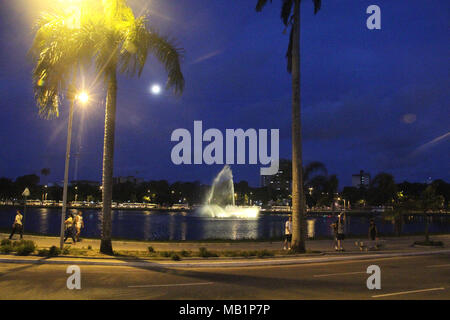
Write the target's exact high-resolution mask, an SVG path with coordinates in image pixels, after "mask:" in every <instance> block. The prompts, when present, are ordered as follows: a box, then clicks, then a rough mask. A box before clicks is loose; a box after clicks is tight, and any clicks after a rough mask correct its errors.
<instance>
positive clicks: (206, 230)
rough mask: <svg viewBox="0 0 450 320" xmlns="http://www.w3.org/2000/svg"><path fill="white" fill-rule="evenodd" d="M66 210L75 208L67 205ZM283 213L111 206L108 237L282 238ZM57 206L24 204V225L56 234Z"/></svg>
mask: <svg viewBox="0 0 450 320" xmlns="http://www.w3.org/2000/svg"><path fill="white" fill-rule="evenodd" d="M69 212H75V211H72V210H69ZM99 214H100V211H99V210H83V217H84V223H85V228H84V229H83V231H82V236H85V237H100V228H101V222H100V215H99ZM14 216H15V209H14V208H0V228H1V229H4V230H5V229H8V230H10V228H11V225H12V223H13V221H14ZM287 217H288V215H285V214H260V216H259V218H257V219H254V220H243V219H216V218H202V217H194V216H192V215H191V214H190V213H188V212H170V211H167V212H161V211H121V210H117V211H113V216H112V226H113V231H112V233H113V237H114V238H123V239H139V240H205V239H232V240H238V239H275V238H281V237H282V236H283V232H284V223H285V221H286V220H287ZM60 219H61V210H60V209H46V208H27V213H26V216H25V231H28V232H33V233H39V234H45V235H58V234H59V228H60ZM369 219H370V218H369V217H367V216H353V217H350V216H349V217H348V218H347V224H346V229H347V234H352V235H358V236H361V237H366V236H367V231H368V224H369ZM335 220H336V218H335V217H331V216H329V215H328V214H322V215H314V216H311V217H308V218H307V229H308V236H309V237H311V238H317V237H331V236H332V231H331V228H330V224H331V223H333V222H334V221H335ZM375 222H376V224H377V227H378V230H379V232H380V233H381V235H384V236H386V235H393V234H394V233H395V230H396V226H395V224H394V223H393V222H392V221H391V220H389V219H385V218H383V217H381V216H378V217H376V218H375ZM400 228H401V232H402V234H417V233H422V232H423V231H424V229H425V227H424V218H423V217H422V216H406V217H404V219H403V221H402V224H401V225H400ZM430 233H450V215H436V216H433V217H432V219H431V223H430Z"/></svg>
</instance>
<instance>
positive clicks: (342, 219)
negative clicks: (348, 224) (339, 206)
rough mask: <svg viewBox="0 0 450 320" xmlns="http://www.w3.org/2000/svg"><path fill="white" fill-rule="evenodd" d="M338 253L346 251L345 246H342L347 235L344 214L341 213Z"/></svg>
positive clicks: (338, 228) (338, 227)
mask: <svg viewBox="0 0 450 320" xmlns="http://www.w3.org/2000/svg"><path fill="white" fill-rule="evenodd" d="M336 238H337V246H338V249H337V251H344V246H343V245H342V242H343V241H344V239H345V233H344V214H343V213H341V214H339V216H338V221H337V237H336Z"/></svg>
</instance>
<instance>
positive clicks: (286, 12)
mask: <svg viewBox="0 0 450 320" xmlns="http://www.w3.org/2000/svg"><path fill="white" fill-rule="evenodd" d="M293 5H294V1H293V0H283V4H282V6H281V15H280V16H281V19H282V20H283V23H284V25H285V26H287V25H288V24H289V21H290V19H291V12H292V7H293Z"/></svg>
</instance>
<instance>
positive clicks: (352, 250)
mask: <svg viewBox="0 0 450 320" xmlns="http://www.w3.org/2000/svg"><path fill="white" fill-rule="evenodd" d="M7 236H8V235H7V234H2V233H0V239H4V238H7ZM431 238H432V239H433V240H439V241H442V242H443V243H444V247H413V246H412V244H413V243H414V241H416V240H423V236H411V237H398V238H384V239H383V240H385V241H384V243H385V245H384V247H383V248H382V249H381V250H379V251H368V252H365V251H363V252H361V251H360V249H359V247H357V246H356V245H355V243H354V242H355V241H356V240H355V239H348V240H345V242H344V248H345V250H346V251H345V252H335V251H334V250H333V248H332V244H333V241H332V240H308V241H307V243H306V246H307V249H308V251H309V252H313V253H307V254H301V255H287V254H286V255H276V256H274V257H266V258H256V257H253V258H244V257H235V258H230V257H221V258H200V257H187V258H183V259H182V261H171V260H170V259H168V260H160V259H159V260H155V259H152V258H151V257H148V258H129V257H128V258H127V257H120V256H118V257H109V256H100V257H78V256H59V257H54V258H43V257H37V256H28V257H21V256H16V255H0V263H1V262H6V263H27V264H80V265H104V266H134V267H150V268H152V267H163V268H168V267H238V266H239V267H243V266H267V265H286V264H304V263H317V262H332V261H346V260H360V259H374V258H387V257H398V256H415V255H427V254H442V253H444V254H450V249H449V247H450V235H433V236H432V237H431ZM16 239H17V238H16ZM24 239H26V240H33V241H34V242H35V243H36V244H37V246H38V247H39V248H48V247H50V246H53V245H56V246H59V238H58V237H49V236H31V235H26V236H25V237H24ZM66 245H70V246H71V247H72V248H80V249H81V248H87V247H88V246H91V247H92V249H94V250H99V245H100V240H98V239H85V240H83V241H82V242H80V243H77V244H75V245H72V244H70V243H69V242H68V243H66ZM149 246H152V247H153V248H154V250H155V251H177V252H179V251H181V250H187V251H198V249H199V248H201V247H205V248H207V249H208V250H210V251H224V250H264V249H267V250H280V249H281V248H282V242H281V241H279V242H258V241H254V242H151V241H113V248H114V250H116V251H121V250H124V251H147V250H148V249H147V248H148V247H149ZM278 252H279V253H281V254H283V251H278Z"/></svg>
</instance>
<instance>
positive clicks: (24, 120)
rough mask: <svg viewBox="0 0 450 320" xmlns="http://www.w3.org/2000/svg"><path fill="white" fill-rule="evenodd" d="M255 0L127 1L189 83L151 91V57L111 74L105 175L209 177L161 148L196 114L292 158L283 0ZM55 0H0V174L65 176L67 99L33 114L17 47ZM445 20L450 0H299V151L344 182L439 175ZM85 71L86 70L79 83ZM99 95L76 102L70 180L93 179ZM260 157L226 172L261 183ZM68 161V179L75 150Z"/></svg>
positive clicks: (97, 173)
mask: <svg viewBox="0 0 450 320" xmlns="http://www.w3.org/2000/svg"><path fill="white" fill-rule="evenodd" d="M255 2H256V0H255V1H250V0H248V1H247V0H245V1H218V0H217V1H211V0H186V1H176V0H164V1H162V0H152V1H144V0H140V1H138V0H131V1H130V4H132V6H133V7H134V8H135V11H136V12H139V11H140V10H141V9H142V8H143V7H144V6H145V4H147V8H148V9H149V11H150V24H151V25H152V26H153V27H155V28H157V29H158V30H160V32H161V33H163V34H168V35H170V36H172V37H174V38H176V39H177V43H178V44H179V45H180V46H181V47H183V48H185V50H186V54H185V59H184V62H183V72H184V75H185V79H186V89H185V92H184V94H183V96H182V97H181V98H175V97H173V96H171V94H170V93H169V92H167V93H165V94H164V95H162V96H152V95H150V94H149V86H150V85H151V84H153V83H164V82H165V76H164V73H163V70H162V68H161V67H160V66H159V65H158V63H157V62H156V61H155V60H154V59H150V60H149V62H148V64H147V66H146V68H145V71H144V73H143V75H142V77H141V78H140V79H128V78H125V77H121V78H120V80H119V95H118V111H117V112H118V116H117V127H116V128H117V129H116V153H115V175H137V176H140V177H142V178H144V179H168V180H169V181H171V182H174V181H177V180H181V181H188V180H190V181H192V180H200V181H202V182H205V183H210V182H211V180H212V178H213V176H214V174H215V173H216V172H218V171H219V170H220V169H221V166H216V165H214V166H207V165H197V166H194V165H190V166H189V165H185V166H175V165H173V164H172V163H171V160H170V151H171V148H172V147H173V146H174V143H172V142H170V135H171V133H172V131H173V130H175V129H177V128H187V129H189V130H190V131H192V130H193V121H194V120H202V121H203V126H204V128H205V129H206V128H218V129H220V130H222V131H223V132H224V131H225V129H226V128H230V129H232V128H243V129H247V128H256V129H258V128H267V129H272V128H279V129H280V138H281V140H280V155H281V156H282V157H290V115H291V105H290V101H291V98H290V95H291V87H290V76H289V75H288V74H287V72H286V61H285V58H284V54H285V51H286V47H287V43H288V36H287V35H283V33H282V32H283V29H284V28H283V25H282V23H281V21H280V19H279V13H280V3H281V1H276V0H275V1H273V3H272V5H268V6H267V7H266V8H265V10H264V11H263V12H262V13H256V12H255V10H254V7H255ZM30 3H33V4H30ZM51 3H52V1H50V0H47V1H29V0H14V1H13V0H3V1H2V4H1V8H0V43H1V44H0V45H1V51H0V110H1V117H0V139H1V140H0V144H1V148H0V176H7V177H11V178H15V177H16V176H18V175H23V174H28V173H39V171H40V169H42V168H43V167H49V168H50V169H51V172H52V173H51V175H50V177H49V180H50V181H60V180H62V177H63V170H64V153H65V143H66V132H67V118H68V112H67V111H68V110H67V109H68V108H67V105H63V107H62V110H61V116H60V118H59V119H56V120H51V121H47V120H42V119H40V118H39V117H38V114H37V109H36V107H35V105H34V102H33V96H32V91H31V77H30V73H31V69H32V66H31V64H30V63H29V61H28V60H27V57H26V52H27V50H28V48H29V46H30V44H31V40H32V32H31V26H32V21H33V20H34V19H35V18H36V15H37V13H38V12H39V11H40V10H42V9H44V8H45V7H47V8H49V7H50V4H51ZM371 4H377V5H379V6H380V7H381V13H382V29H381V30H376V31H371V30H368V29H367V28H366V19H367V17H368V15H367V14H366V13H365V12H366V8H367V7H368V6H369V5H371ZM449 21H450V3H449V2H448V0H430V1H423V0H414V1H392V0H371V1H365V0H357V1H354V0H342V1H330V0H323V5H322V10H321V11H320V12H319V13H318V14H317V15H316V16H314V15H313V7H312V1H309V0H305V1H303V4H302V39H301V61H302V62H301V63H302V106H303V137H304V152H303V154H304V160H305V162H309V161H313V160H318V161H322V162H324V163H325V164H326V166H327V167H328V170H329V172H330V173H336V174H337V175H338V177H339V180H340V186H341V187H342V186H344V185H349V184H350V183H351V174H352V173H356V172H359V170H360V169H364V170H366V171H368V172H370V173H371V174H372V175H375V174H376V173H378V172H380V171H387V172H390V173H392V174H394V176H395V178H396V180H397V181H398V182H401V181H403V180H405V179H406V180H410V181H419V182H423V181H425V180H426V179H427V178H428V177H431V178H432V179H438V178H442V179H445V180H447V181H448V180H449V178H450V175H449V172H450V170H449V169H450V167H449V163H450V159H449V152H448V151H449V146H450V144H449V141H450V139H449V138H450V133H449V132H450V130H449V127H450V126H449V120H448V119H449V101H450V99H449V87H450V86H449V84H450V82H449V71H450V70H449V60H448V59H449V53H450V45H449V30H450V28H449V27H450V26H449ZM91 78H92V76H91V75H89V74H86V79H85V81H86V83H89V82H90V81H92V79H91ZM95 100H96V101H94V102H92V103H91V104H90V106H89V107H87V108H86V109H80V110H77V112H76V113H75V120H74V140H73V144H72V146H73V150H75V151H76V150H78V148H79V145H80V142H81V153H80V158H79V169H78V178H79V179H92V180H100V177H101V158H102V147H103V124H104V102H102V101H103V94H102V92H101V90H100V88H96V96H95ZM80 123H82V124H83V125H82V126H80ZM439 137H440V138H439ZM437 138H439V139H437ZM435 139H437V140H435ZM433 140H435V141H434V142H431V141H433ZM430 142H431V143H430ZM259 168H260V165H254V166H250V165H233V166H232V169H233V172H234V176H235V180H237V181H239V180H248V181H249V182H250V184H251V185H257V184H258V183H259ZM70 173H71V178H73V175H74V163H73V161H72V163H71V170H70Z"/></svg>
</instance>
